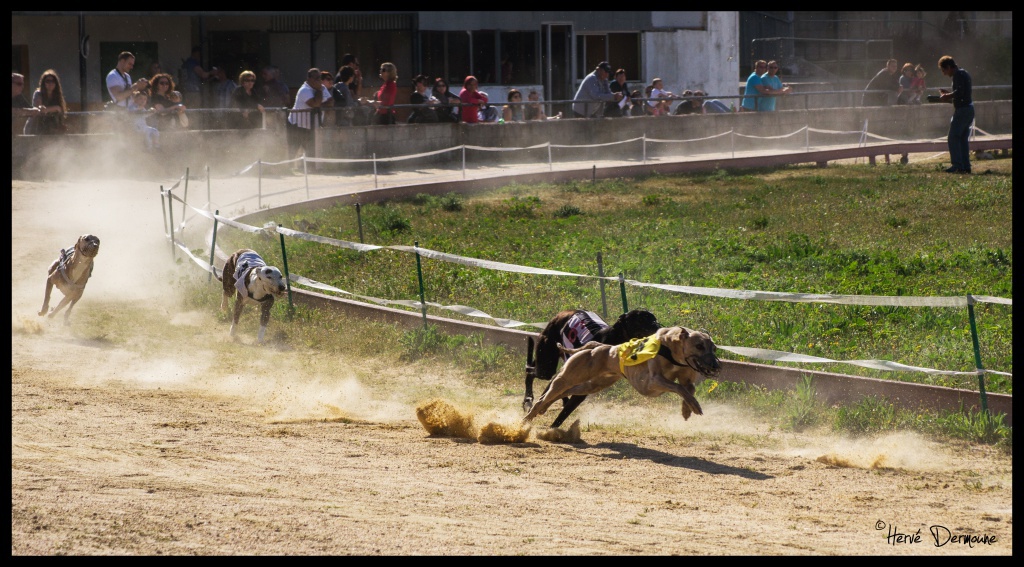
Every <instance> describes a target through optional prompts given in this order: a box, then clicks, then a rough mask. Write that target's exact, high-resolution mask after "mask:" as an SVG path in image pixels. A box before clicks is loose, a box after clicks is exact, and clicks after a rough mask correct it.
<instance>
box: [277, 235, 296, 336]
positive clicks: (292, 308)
mask: <svg viewBox="0 0 1024 567" xmlns="http://www.w3.org/2000/svg"><path fill="white" fill-rule="evenodd" d="M277 226H281V225H277ZM277 235H278V236H279V237H280V238H281V259H282V260H283V261H284V285H285V287H287V288H288V320H289V321H291V319H292V317H293V316H294V315H295V305H294V304H292V281H291V279H289V277H288V252H287V251H286V250H285V248H284V235H283V234H281V233H280V232H279V233H277Z"/></svg>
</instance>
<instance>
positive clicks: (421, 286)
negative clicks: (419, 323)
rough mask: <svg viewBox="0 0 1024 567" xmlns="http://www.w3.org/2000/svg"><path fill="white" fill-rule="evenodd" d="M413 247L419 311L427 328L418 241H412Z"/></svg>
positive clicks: (425, 301) (424, 326) (425, 302)
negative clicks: (418, 290) (418, 292)
mask: <svg viewBox="0 0 1024 567" xmlns="http://www.w3.org/2000/svg"><path fill="white" fill-rule="evenodd" d="M412 246H413V248H414V249H415V251H416V279H417V280H419V284H420V311H421V312H422V313H423V328H424V329H426V328H427V300H426V299H424V294H423V269H422V268H421V267H420V243H419V241H413V243H412Z"/></svg>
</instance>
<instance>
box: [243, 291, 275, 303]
mask: <svg viewBox="0 0 1024 567" xmlns="http://www.w3.org/2000/svg"><path fill="white" fill-rule="evenodd" d="M249 299H251V300H253V301H255V302H257V303H266V302H268V301H270V300H272V299H274V296H273V294H269V293H268V294H267V295H264V296H263V299H256V298H255V297H253V296H252V292H251V291H250V292H249Z"/></svg>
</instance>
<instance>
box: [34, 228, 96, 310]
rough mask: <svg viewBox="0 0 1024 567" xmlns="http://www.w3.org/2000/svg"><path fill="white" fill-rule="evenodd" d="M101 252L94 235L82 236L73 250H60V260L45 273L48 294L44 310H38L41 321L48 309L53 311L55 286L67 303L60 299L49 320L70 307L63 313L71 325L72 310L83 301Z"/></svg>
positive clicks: (45, 297) (45, 298) (44, 299)
mask: <svg viewBox="0 0 1024 567" xmlns="http://www.w3.org/2000/svg"><path fill="white" fill-rule="evenodd" d="M99 252H100V239H99V238H97V237H95V236H93V235H91V234H83V235H82V236H80V237H78V241H77V242H75V245H74V247H72V248H69V249H61V251H60V256H59V257H58V258H57V259H56V260H54V262H53V263H52V264H50V269H49V270H47V272H46V292H45V293H44V294H43V308H42V309H40V310H39V316H40V317H42V316H43V315H46V311H47V309H49V308H50V292H52V291H53V287H54V286H57V289H59V290H60V292H61V293H63V294H64V299H61V300H60V303H58V304H57V306H56V307H54V308H53V311H50V317H53V316H54V315H56V314H57V313H59V312H60V310H61V309H64V307H67V308H68V310H67V311H66V312H65V313H64V324H65V325H67V324H69V321H68V318H69V317H71V309H72V308H73V307H74V306H75V304H76V303H78V300H79V299H82V293H84V292H85V284H86V283H88V281H89V278H90V277H92V268H93V259H94V258H96V254H99Z"/></svg>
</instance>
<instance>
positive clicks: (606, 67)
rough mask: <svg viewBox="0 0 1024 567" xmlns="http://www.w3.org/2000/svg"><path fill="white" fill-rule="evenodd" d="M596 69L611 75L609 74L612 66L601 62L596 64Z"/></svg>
mask: <svg viewBox="0 0 1024 567" xmlns="http://www.w3.org/2000/svg"><path fill="white" fill-rule="evenodd" d="M597 68H598V69H601V70H602V71H604V72H605V73H609V74H611V72H612V66H611V65H610V64H609V63H608V62H607V61H602V62H600V63H598V64H597Z"/></svg>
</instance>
